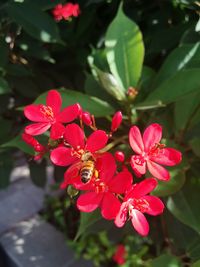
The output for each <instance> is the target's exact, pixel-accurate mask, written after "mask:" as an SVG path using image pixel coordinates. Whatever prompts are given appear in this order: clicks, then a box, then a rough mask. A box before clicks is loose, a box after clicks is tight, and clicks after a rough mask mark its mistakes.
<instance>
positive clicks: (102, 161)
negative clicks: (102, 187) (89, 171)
mask: <svg viewBox="0 0 200 267" xmlns="http://www.w3.org/2000/svg"><path fill="white" fill-rule="evenodd" d="M96 169H97V170H98V172H99V173H100V177H101V180H102V181H103V182H104V183H106V184H107V183H108V181H109V180H110V179H112V177H113V176H114V174H115V172H116V163H115V159H114V157H113V155H112V154H111V153H108V152H107V153H105V154H103V155H101V156H100V157H98V159H97V161H96Z"/></svg>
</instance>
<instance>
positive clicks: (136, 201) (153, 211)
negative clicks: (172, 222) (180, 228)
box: [115, 178, 164, 236]
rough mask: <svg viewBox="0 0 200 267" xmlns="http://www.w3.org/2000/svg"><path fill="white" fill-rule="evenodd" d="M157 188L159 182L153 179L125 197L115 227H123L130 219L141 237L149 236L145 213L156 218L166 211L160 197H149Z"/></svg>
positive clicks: (147, 180)
mask: <svg viewBox="0 0 200 267" xmlns="http://www.w3.org/2000/svg"><path fill="white" fill-rule="evenodd" d="M156 186H157V181H156V180H155V179H153V178H149V179H146V180H144V181H142V182H140V183H138V184H135V185H134V186H133V188H132V190H130V191H129V192H128V193H127V194H126V196H125V197H124V201H123V203H122V205H121V208H120V211H119V213H118V214H117V216H116V218H115V225H116V226H117V227H122V226H123V225H124V224H125V222H126V220H127V217H129V218H130V219H131V222H132V225H133V227H134V228H135V230H136V231H137V232H138V233H139V234H140V235H142V236H146V235H148V233H149V224H148V222H147V220H146V218H145V216H144V214H143V213H147V214H150V215H153V216H155V215H158V214H160V213H162V212H163V209H164V205H163V203H162V201H161V200H160V199H159V198H158V197H155V196H149V195H147V194H148V193H150V192H151V191H152V190H153V189H154V188H155V187H156Z"/></svg>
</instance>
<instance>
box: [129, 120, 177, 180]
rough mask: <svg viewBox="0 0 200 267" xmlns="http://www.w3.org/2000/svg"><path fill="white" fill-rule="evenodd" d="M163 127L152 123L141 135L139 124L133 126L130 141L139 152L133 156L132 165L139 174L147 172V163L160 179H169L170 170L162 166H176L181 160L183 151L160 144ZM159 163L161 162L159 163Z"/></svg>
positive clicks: (152, 172)
mask: <svg viewBox="0 0 200 267" xmlns="http://www.w3.org/2000/svg"><path fill="white" fill-rule="evenodd" d="M161 137H162V127H161V126H160V125H159V124H157V123H154V124H151V125H150V126H149V127H147V128H146V130H145V131H144V134H143V136H141V133H140V130H139V129H138V127H137V126H133V127H132V128H131V129H130V132H129V142H130V145H131V147H132V149H133V150H134V151H135V152H136V153H137V154H138V155H133V156H132V157H131V167H132V168H133V170H134V171H135V173H136V174H137V175H138V176H141V175H142V174H145V173H146V165H147V168H148V170H149V171H150V173H151V174H152V175H153V176H154V177H156V178H158V179H160V180H168V179H169V178H170V175H169V172H168V171H167V170H166V169H165V168H164V167H162V166H160V165H159V164H162V165H166V166H174V165H176V164H178V163H180V161H181V153H180V152H179V151H178V150H175V149H173V148H164V146H165V145H163V144H160V143H159V142H160V140H161ZM157 163H159V164H157Z"/></svg>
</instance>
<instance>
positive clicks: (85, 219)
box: [74, 210, 102, 241]
mask: <svg viewBox="0 0 200 267" xmlns="http://www.w3.org/2000/svg"><path fill="white" fill-rule="evenodd" d="M101 218H102V217H101V215H100V213H99V211H98V210H95V211H93V212H90V213H87V212H81V218H80V226H79V229H78V232H77V234H76V236H75V239H74V241H76V240H77V239H78V238H79V237H80V236H81V235H82V234H84V233H86V231H87V229H88V228H89V227H90V226H92V225H93V224H95V223H96V222H97V221H99V220H100V219H101Z"/></svg>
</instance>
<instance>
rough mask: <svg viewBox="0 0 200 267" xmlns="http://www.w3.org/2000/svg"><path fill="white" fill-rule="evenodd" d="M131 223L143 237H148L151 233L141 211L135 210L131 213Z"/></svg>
mask: <svg viewBox="0 0 200 267" xmlns="http://www.w3.org/2000/svg"><path fill="white" fill-rule="evenodd" d="M131 217H132V218H131V221H132V225H133V227H134V228H135V230H136V231H137V232H138V233H139V234H140V235H142V236H146V235H148V233H149V224H148V222H147V219H146V218H145V216H144V214H143V213H142V212H140V211H139V210H135V209H133V210H132V212H131Z"/></svg>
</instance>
